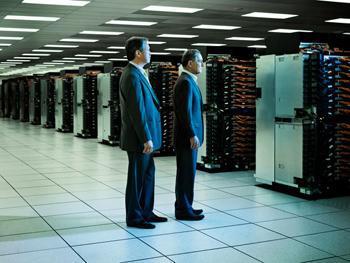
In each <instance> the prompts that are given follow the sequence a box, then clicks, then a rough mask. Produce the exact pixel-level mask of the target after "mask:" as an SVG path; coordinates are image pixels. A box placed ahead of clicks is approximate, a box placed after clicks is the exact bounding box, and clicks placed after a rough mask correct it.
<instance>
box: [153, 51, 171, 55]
mask: <svg viewBox="0 0 350 263" xmlns="http://www.w3.org/2000/svg"><path fill="white" fill-rule="evenodd" d="M151 55H170V52H151Z"/></svg>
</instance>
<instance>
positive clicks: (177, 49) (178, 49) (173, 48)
mask: <svg viewBox="0 0 350 263" xmlns="http://www.w3.org/2000/svg"><path fill="white" fill-rule="evenodd" d="M164 50H168V51H186V50H187V48H175V47H170V48H166V49H164Z"/></svg>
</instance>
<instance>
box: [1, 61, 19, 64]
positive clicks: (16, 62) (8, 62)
mask: <svg viewBox="0 0 350 263" xmlns="http://www.w3.org/2000/svg"><path fill="white" fill-rule="evenodd" d="M1 64H9V65H16V64H23V63H22V62H8V61H6V62H1Z"/></svg>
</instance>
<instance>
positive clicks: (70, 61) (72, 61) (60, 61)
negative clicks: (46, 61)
mask: <svg viewBox="0 0 350 263" xmlns="http://www.w3.org/2000/svg"><path fill="white" fill-rule="evenodd" d="M52 62H58V63H65V62H67V63H74V62H75V61H74V60H52Z"/></svg>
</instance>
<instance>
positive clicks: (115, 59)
mask: <svg viewBox="0 0 350 263" xmlns="http://www.w3.org/2000/svg"><path fill="white" fill-rule="evenodd" d="M108 60H110V61H127V59H126V58H109V59H108Z"/></svg>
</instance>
